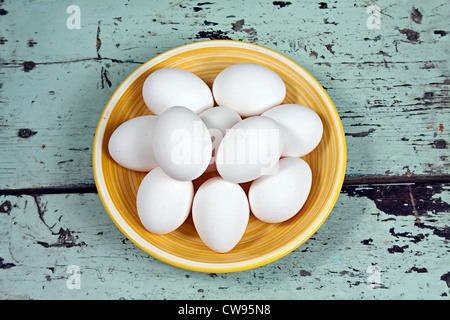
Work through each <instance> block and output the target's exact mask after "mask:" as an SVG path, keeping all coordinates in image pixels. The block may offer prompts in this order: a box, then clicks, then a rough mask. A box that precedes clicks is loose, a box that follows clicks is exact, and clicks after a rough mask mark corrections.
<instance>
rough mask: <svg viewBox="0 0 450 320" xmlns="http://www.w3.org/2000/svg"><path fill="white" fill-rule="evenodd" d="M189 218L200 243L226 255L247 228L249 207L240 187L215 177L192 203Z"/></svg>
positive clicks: (202, 186) (199, 190)
mask: <svg viewBox="0 0 450 320" xmlns="http://www.w3.org/2000/svg"><path fill="white" fill-rule="evenodd" d="M192 218H193V221H194V225H195V228H196V230H197V232H198V234H199V236H200V238H201V239H202V241H203V242H204V243H205V244H206V245H207V246H208V247H209V248H210V249H211V250H214V251H216V252H219V253H224V252H228V251H230V250H231V249H233V248H234V247H235V246H236V244H237V243H238V242H239V241H240V240H241V238H242V236H243V235H244V232H245V229H246V228H247V224H248V219H249V206H248V200H247V196H246V194H245V192H244V190H243V189H242V187H241V186H240V185H238V184H237V183H232V182H228V181H226V180H224V179H222V178H220V177H215V178H211V179H209V180H207V181H206V182H204V183H203V184H202V185H201V186H200V188H199V189H198V190H197V192H196V194H195V196H194V201H193V203H192Z"/></svg>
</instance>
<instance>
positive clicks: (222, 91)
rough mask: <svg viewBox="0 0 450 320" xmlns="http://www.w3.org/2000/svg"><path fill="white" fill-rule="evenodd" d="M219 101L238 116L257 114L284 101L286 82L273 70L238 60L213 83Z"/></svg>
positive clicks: (214, 92) (216, 98) (215, 96)
mask: <svg viewBox="0 0 450 320" xmlns="http://www.w3.org/2000/svg"><path fill="white" fill-rule="evenodd" d="M212 91H213V95H214V99H215V100H216V102H217V104H218V105H221V106H225V107H228V108H231V109H233V110H235V111H237V112H238V113H239V114H240V115H241V116H243V117H248V116H255V115H260V114H261V113H263V112H264V111H266V110H267V109H269V108H271V107H274V106H276V105H278V104H280V103H282V102H283V100H284V98H285V96H286V86H285V84H284V82H283V80H282V79H281V78H280V76H279V75H278V74H277V73H276V72H274V71H273V70H271V69H269V68H267V67H265V66H263V65H259V64H256V63H237V64H234V65H231V66H229V67H227V68H225V69H224V70H222V71H221V72H220V73H219V74H218V75H217V77H216V78H215V80H214V83H213V87H212Z"/></svg>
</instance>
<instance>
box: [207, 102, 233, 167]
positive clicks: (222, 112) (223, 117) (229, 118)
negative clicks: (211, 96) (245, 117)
mask: <svg viewBox="0 0 450 320" xmlns="http://www.w3.org/2000/svg"><path fill="white" fill-rule="evenodd" d="M200 118H201V119H202V120H203V122H204V123H205V125H206V127H207V128H208V130H209V134H210V135H211V141H212V147H213V151H212V155H211V161H210V162H209V166H208V168H207V169H206V172H212V171H214V170H215V169H216V165H215V159H216V152H217V148H218V147H219V144H220V142H221V141H222V139H223V137H224V136H225V133H226V132H227V130H228V129H230V128H231V127H232V126H234V125H235V124H236V123H238V122H239V121H241V120H242V119H241V117H240V116H239V114H238V113H237V112H236V111H234V110H232V109H230V108H227V107H222V106H218V107H214V108H210V109H207V110H206V111H203V112H202V113H201V114H200Z"/></svg>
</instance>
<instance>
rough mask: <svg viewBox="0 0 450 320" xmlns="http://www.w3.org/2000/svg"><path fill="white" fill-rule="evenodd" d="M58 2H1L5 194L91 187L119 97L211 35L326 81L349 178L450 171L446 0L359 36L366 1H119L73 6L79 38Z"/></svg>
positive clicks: (401, 9)
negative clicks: (145, 68)
mask: <svg viewBox="0 0 450 320" xmlns="http://www.w3.org/2000/svg"><path fill="white" fill-rule="evenodd" d="M66 5H67V4H64V3H60V4H49V3H48V2H46V1H29V2H25V5H23V4H22V3H19V2H11V3H7V4H4V5H3V6H4V8H5V10H6V11H7V12H8V13H7V14H6V15H4V16H2V24H3V25H4V26H5V31H4V33H2V35H1V37H2V41H1V43H2V44H0V47H1V48H2V49H3V50H2V51H3V52H4V54H2V62H1V63H2V68H1V71H0V73H1V81H0V83H1V87H0V102H1V103H0V107H1V108H2V112H1V114H0V124H1V126H0V147H1V148H2V157H1V158H0V189H1V190H8V189H24V188H25V189H27V188H28V189H29V188H36V187H47V188H58V187H62V188H67V187H75V188H79V187H84V186H88V187H89V186H92V185H93V183H94V180H93V176H92V165H91V153H92V141H93V135H94V132H95V128H96V125H97V121H98V119H99V116H100V113H101V111H102V109H103V107H104V106H105V104H106V102H107V101H108V99H109V97H110V96H111V94H112V93H113V91H114V89H115V88H117V86H118V85H119V84H120V83H121V82H122V81H123V80H124V79H125V78H126V76H127V75H128V74H129V73H131V72H132V71H133V70H134V69H135V68H137V67H138V66H139V65H140V64H141V63H143V62H145V61H146V60H148V59H150V58H151V57H153V56H155V55H156V54H158V53H161V52H163V51H166V50H168V49H170V48H172V47H175V46H178V45H182V44H185V43H189V42H192V41H199V40H207V39H217V38H230V39H235V40H244V41H249V42H255V43H258V44H261V45H264V46H267V47H269V48H272V49H274V50H277V51H279V52H281V53H283V54H285V55H286V56H288V57H290V58H292V59H293V60H295V61H297V62H299V63H300V64H301V65H302V66H303V67H305V68H306V69H307V70H308V71H309V72H310V73H311V74H312V75H313V76H315V77H316V78H317V79H318V80H319V81H320V83H321V84H322V85H323V86H324V87H325V88H326V89H327V91H328V93H329V94H330V96H331V98H332V99H333V101H334V103H335V105H336V108H337V109H338V111H339V114H340V115H341V118H342V122H343V125H344V130H345V132H346V138H347V144H348V166H347V178H348V179H350V180H352V179H353V180H357V181H362V180H363V179H364V178H365V177H369V178H368V179H370V177H373V176H375V177H382V176H386V177H390V178H392V181H395V180H398V179H399V177H400V179H401V177H407V178H409V177H412V178H415V177H418V178H419V179H423V177H424V176H426V177H441V176H444V177H446V176H448V175H449V174H450V171H449V167H450V162H449V158H448V148H449V146H448V145H449V141H448V128H450V115H449V113H448V108H449V95H448V92H449V90H448V87H449V85H450V80H449V79H448V72H449V63H448V59H447V56H448V47H449V39H450V37H449V36H448V35H447V34H446V32H447V31H446V30H448V29H449V22H448V19H447V17H448V15H449V14H450V5H449V4H448V3H447V2H446V1H444V0H442V1H436V2H433V4H421V3H420V2H415V1H413V2H411V3H409V4H408V5H406V4H392V3H391V2H390V1H387V0H385V1H379V2H377V5H378V6H379V7H380V8H381V11H382V16H381V29H368V28H367V26H366V20H367V18H368V17H369V15H368V14H367V13H366V9H367V4H366V3H365V2H364V1H359V2H355V3H352V4H351V5H349V4H348V3H345V2H339V3H333V4H331V3H329V4H327V6H326V8H325V7H324V6H323V8H321V6H320V5H319V4H318V3H314V2H309V3H303V2H296V3H291V4H289V5H288V4H286V6H284V7H282V6H280V5H274V4H273V3H271V2H260V3H258V5H256V6H254V5H253V4H252V5H251V8H250V7H249V6H250V4H247V5H245V6H244V8H240V7H239V6H238V5H236V3H235V2H233V1H228V0H227V1H215V2H214V3H210V2H208V3H205V4H202V5H198V4H197V3H194V2H192V3H182V4H181V3H167V2H162V1H159V2H154V3H152V5H151V6H150V5H148V4H147V3H146V2H145V3H144V2H142V1H141V2H136V3H133V4H128V3H127V2H122V1H116V2H110V5H109V6H108V7H106V8H105V6H104V5H103V4H101V3H92V2H90V1H80V2H79V3H78V6H79V7H80V10H81V19H82V20H81V26H82V27H81V29H79V30H76V29H74V30H69V29H68V28H67V27H66V20H67V18H68V17H69V14H67V13H66V9H67V6H66ZM412 8H416V10H418V11H419V12H420V13H421V15H422V17H421V21H420V23H418V22H417V21H416V20H417V18H416V19H415V20H414V19H413V18H412V17H414V15H412V12H413V11H412ZM241 12H245V15H243V14H242V15H241V14H240V13H241ZM19 14H20V16H18V15H19ZM49 17H52V23H50V24H49V23H46V22H47V21H48V19H49ZM18 19H23V20H25V21H33V22H32V23H18V22H17V20H18ZM408 30H410V31H408ZM287 31H288V32H287ZM441 31H442V32H441ZM416 33H417V34H416ZM22 129H26V130H22ZM361 177H362V178H361ZM443 181H446V180H445V178H444V179H443Z"/></svg>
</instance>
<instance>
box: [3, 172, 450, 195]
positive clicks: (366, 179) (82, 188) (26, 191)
mask: <svg viewBox="0 0 450 320" xmlns="http://www.w3.org/2000/svg"><path fill="white" fill-rule="evenodd" d="M441 183H450V175H439V176H426V175H418V176H378V175H369V176H363V175H358V176H353V175H352V176H346V177H345V179H344V183H343V185H344V187H345V186H361V185H368V186H371V185H372V186H374V185H389V184H392V185H395V184H411V185H413V184H420V185H423V184H441ZM75 193H98V191H97V188H96V186H95V184H83V185H72V186H52V187H38V188H21V189H0V195H43V194H75Z"/></svg>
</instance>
